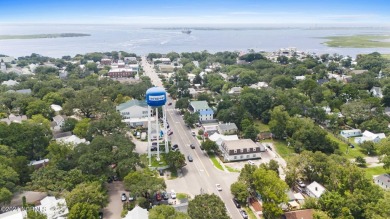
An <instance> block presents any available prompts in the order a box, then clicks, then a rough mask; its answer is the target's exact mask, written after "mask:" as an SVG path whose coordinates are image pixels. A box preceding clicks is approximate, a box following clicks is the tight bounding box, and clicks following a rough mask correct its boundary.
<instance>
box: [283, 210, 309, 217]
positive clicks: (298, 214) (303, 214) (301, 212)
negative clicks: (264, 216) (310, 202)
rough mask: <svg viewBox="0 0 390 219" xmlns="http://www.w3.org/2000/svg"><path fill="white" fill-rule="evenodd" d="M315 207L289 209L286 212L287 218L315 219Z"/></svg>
mask: <svg viewBox="0 0 390 219" xmlns="http://www.w3.org/2000/svg"><path fill="white" fill-rule="evenodd" d="M313 213H314V211H313V209H304V210H297V211H289V212H286V213H284V218H285V219H313Z"/></svg>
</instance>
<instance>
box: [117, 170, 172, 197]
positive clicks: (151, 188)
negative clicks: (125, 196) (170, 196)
mask: <svg viewBox="0 0 390 219" xmlns="http://www.w3.org/2000/svg"><path fill="white" fill-rule="evenodd" d="M124 184H125V188H126V189H127V190H129V191H130V192H134V193H135V194H137V196H143V197H145V198H146V197H149V196H150V195H151V194H153V193H155V192H157V191H160V190H163V189H165V188H166V184H165V181H164V179H162V178H158V177H156V176H155V175H154V173H152V172H151V171H149V170H143V171H135V172H131V173H129V174H128V175H127V176H126V177H125V178H124Z"/></svg>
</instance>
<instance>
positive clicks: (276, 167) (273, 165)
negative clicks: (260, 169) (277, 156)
mask: <svg viewBox="0 0 390 219" xmlns="http://www.w3.org/2000/svg"><path fill="white" fill-rule="evenodd" d="M268 169H269V170H272V171H275V173H276V174H278V175H279V163H278V161H276V160H274V159H271V160H270V161H269V163H268Z"/></svg>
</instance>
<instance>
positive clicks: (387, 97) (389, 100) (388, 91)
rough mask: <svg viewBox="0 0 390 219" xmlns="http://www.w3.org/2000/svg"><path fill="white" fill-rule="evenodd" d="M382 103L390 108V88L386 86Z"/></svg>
mask: <svg viewBox="0 0 390 219" xmlns="http://www.w3.org/2000/svg"><path fill="white" fill-rule="evenodd" d="M382 103H383V104H384V105H385V106H387V107H390V87H389V86H386V87H385V89H384V90H383V98H382Z"/></svg>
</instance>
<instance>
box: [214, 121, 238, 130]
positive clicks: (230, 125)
mask: <svg viewBox="0 0 390 219" xmlns="http://www.w3.org/2000/svg"><path fill="white" fill-rule="evenodd" d="M218 127H219V128H220V129H221V130H223V131H227V130H234V129H237V126H236V124H235V123H234V122H232V123H230V122H229V123H223V124H219V125H218Z"/></svg>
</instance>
